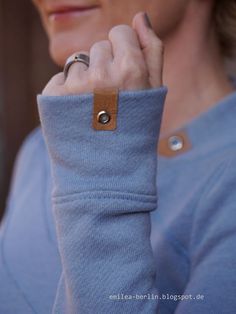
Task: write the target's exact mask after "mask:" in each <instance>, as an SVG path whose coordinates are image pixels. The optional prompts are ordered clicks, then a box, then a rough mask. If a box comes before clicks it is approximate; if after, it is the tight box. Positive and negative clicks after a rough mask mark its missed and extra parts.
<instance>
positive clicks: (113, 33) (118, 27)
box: [108, 24, 134, 38]
mask: <svg viewBox="0 0 236 314" xmlns="http://www.w3.org/2000/svg"><path fill="white" fill-rule="evenodd" d="M123 32H132V33H133V32H134V30H133V29H132V28H131V27H130V26H129V25H125V24H121V25H116V26H114V27H112V29H111V30H110V31H109V34H108V37H109V38H112V37H113V36H116V35H117V34H119V33H123Z"/></svg>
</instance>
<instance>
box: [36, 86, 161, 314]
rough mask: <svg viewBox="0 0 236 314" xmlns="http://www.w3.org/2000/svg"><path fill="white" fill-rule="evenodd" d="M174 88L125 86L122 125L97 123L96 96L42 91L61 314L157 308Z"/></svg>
mask: <svg viewBox="0 0 236 314" xmlns="http://www.w3.org/2000/svg"><path fill="white" fill-rule="evenodd" d="M166 92H167V89H166V87H161V88H157V89H149V90H140V91H121V92H120V93H119V103H118V114H117V128H116V129H115V130H113V131H104V130H95V129H93V128H92V115H93V113H92V110H93V95H92V94H83V95H78V96H77V95H76V96H41V95H40V96H38V108H39V114H40V119H41V124H42V130H43V135H44V138H45V142H46V145H47V148H48V151H49V155H50V161H51V169H52V178H53V192H52V201H53V214H54V218H55V224H56V230H57V238H58V246H59V251H60V256H61V262H62V269H63V271H62V274H61V279H60V282H59V284H58V290H57V296H56V300H55V304H54V309H53V312H54V313H57V314H58V313H68V314H69V313H73V314H78V313H81V314H92V313H97V314H104V313H114V314H115V313H149V314H152V313H153V314H154V313H157V306H158V304H157V300H148V299H145V298H143V299H137V298H136V294H137V295H147V294H152V293H153V294H157V291H156V287H155V277H156V273H155V265H154V258H153V253H152V249H151V244H150V229H151V225H150V211H152V210H155V209H156V207H157V187H156V168H157V140H158V136H159V130H160V123H161V117H162V111H163V105H164V100H165V96H166Z"/></svg>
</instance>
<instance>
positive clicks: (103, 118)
mask: <svg viewBox="0 0 236 314" xmlns="http://www.w3.org/2000/svg"><path fill="white" fill-rule="evenodd" d="M110 120H111V117H110V115H109V113H107V112H106V111H105V110H102V111H100V112H99V113H98V115H97V121H98V122H99V123H101V124H107V123H108V122H109V121H110Z"/></svg>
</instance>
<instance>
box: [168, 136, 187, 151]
mask: <svg viewBox="0 0 236 314" xmlns="http://www.w3.org/2000/svg"><path fill="white" fill-rule="evenodd" d="M168 146H169V148H170V149H171V150H172V151H175V152H176V151H178V150H181V149H182V148H183V147H184V141H183V139H182V138H181V137H180V136H176V135H174V136H171V137H169V139H168Z"/></svg>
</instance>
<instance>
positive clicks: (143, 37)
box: [132, 12, 164, 87]
mask: <svg viewBox="0 0 236 314" xmlns="http://www.w3.org/2000/svg"><path fill="white" fill-rule="evenodd" d="M132 25H133V28H134V29H135V30H136V32H137V35H138V39H139V42H140V45H141V48H142V51H143V55H144V58H145V61H146V64H147V68H148V72H149V80H150V83H151V85H152V87H159V86H161V85H162V69H163V51H164V48H163V44H162V41H161V40H160V39H159V38H158V37H157V35H156V34H155V32H154V31H153V29H152V28H151V23H150V21H149V20H147V17H146V16H145V13H144V12H140V13H138V14H136V15H135V17H134V18H133V22H132Z"/></svg>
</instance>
